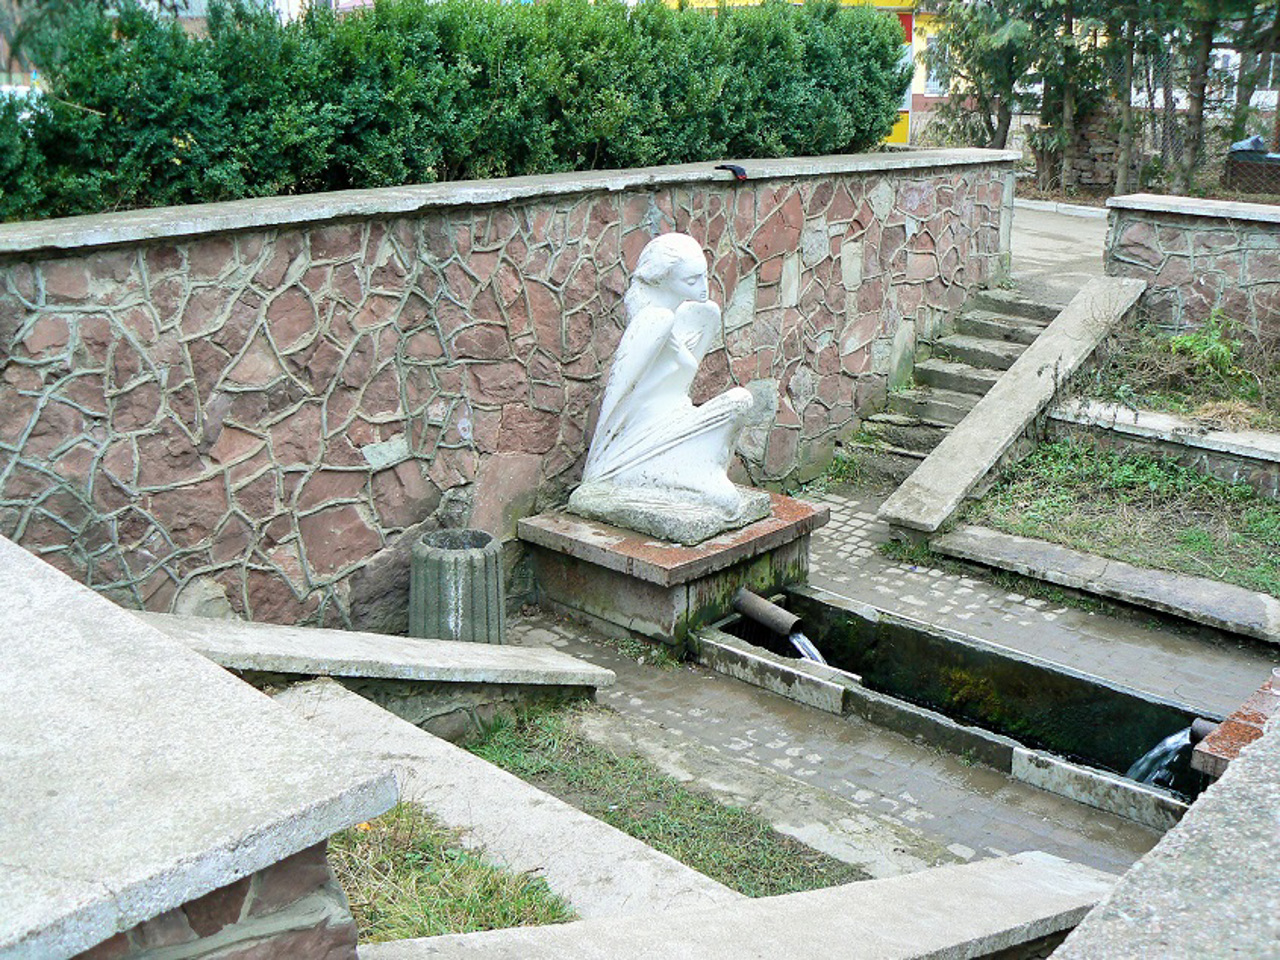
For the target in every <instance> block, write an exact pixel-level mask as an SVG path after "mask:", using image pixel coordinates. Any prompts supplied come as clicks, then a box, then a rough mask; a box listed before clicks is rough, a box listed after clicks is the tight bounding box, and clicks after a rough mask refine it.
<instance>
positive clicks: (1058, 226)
mask: <svg viewBox="0 0 1280 960" xmlns="http://www.w3.org/2000/svg"><path fill="white" fill-rule="evenodd" d="M1106 240H1107V221H1106V218H1105V217H1078V216H1072V215H1070V214H1065V213H1051V212H1049V211H1042V210H1028V209H1026V208H1025V207H1015V208H1014V211H1013V239H1012V244H1011V245H1012V251H1013V280H1014V283H1015V285H1016V286H1017V289H1018V290H1019V291H1020V292H1021V293H1023V294H1025V295H1026V296H1028V297H1030V298H1031V299H1032V300H1038V301H1040V302H1042V303H1053V304H1058V305H1065V304H1066V303H1067V302H1068V301H1069V300H1070V299H1071V298H1072V297H1074V296H1075V295H1076V293H1077V291H1079V289H1080V288H1081V287H1083V286H1084V285H1085V284H1086V283H1087V282H1088V281H1089V280H1090V279H1092V278H1093V277H1101V276H1102V275H1103V271H1102V251H1103V248H1104V246H1105V244H1106Z"/></svg>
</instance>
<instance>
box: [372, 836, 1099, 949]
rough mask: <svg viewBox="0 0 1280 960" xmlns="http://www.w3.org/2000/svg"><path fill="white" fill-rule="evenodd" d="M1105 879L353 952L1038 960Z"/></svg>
mask: <svg viewBox="0 0 1280 960" xmlns="http://www.w3.org/2000/svg"><path fill="white" fill-rule="evenodd" d="M1114 882H1115V878H1114V877H1113V876H1111V875H1110V874H1106V873H1102V872H1101V871H1098V870H1093V869H1091V868H1089V867H1084V866H1081V865H1079V864H1073V863H1069V862H1068V861H1066V860H1061V859H1059V858H1057V857H1052V856H1049V855H1048V854H1045V853H1038V852H1027V853H1019V854H1016V855H1014V856H1012V857H1002V858H999V859H992V860H981V861H978V862H976V863H968V864H963V865H960V866H950V867H938V868H936V869H933V870H925V871H922V872H920V873H913V874H908V875H906V876H900V877H890V878H887V879H884V880H867V881H864V882H862V883H853V884H847V885H845V886H840V887H829V888H827V889H825V890H812V891H808V892H805V893H793V894H788V895H786V896H781V897H765V898H761V899H759V900H743V901H740V902H738V903H734V904H729V905H727V906H723V907H720V908H718V909H715V910H707V909H689V908H682V909H679V910H673V911H670V912H668V913H664V914H661V915H657V916H653V915H650V916H629V917H618V918H611V919H607V920H594V921H592V920H587V921H582V922H579V923H567V924H560V925H558V926H551V927H518V928H515V929H512V930H493V931H488V932H485V933H471V934H461V935H456V936H447V937H431V938H427V939H422V940H400V941H394V942H392V943H381V944H371V945H369V946H365V947H362V948H361V949H360V956H361V957H362V958H363V960H425V958H427V957H430V958H432V960H450V958H459V960H461V958H468V960H472V958H477V960H478V958H486V960H488V958H492V960H499V958H501V960H541V958H546V960H562V958H564V957H575V958H579V960H633V958H634V960H640V958H644V960H688V958H691V957H698V958H702V960H749V958H773V957H805V958H807V960H837V958H839V960H909V958H926V957H931V958H942V957H954V958H969V957H989V956H1046V955H1047V951H1048V950H1049V949H1051V948H1052V947H1053V946H1055V945H1056V944H1057V942H1058V941H1059V940H1060V939H1061V937H1062V936H1063V935H1064V934H1065V933H1066V932H1067V931H1069V930H1071V929H1072V928H1074V927H1075V925H1076V924H1077V923H1079V922H1080V919H1081V918H1082V917H1083V916H1084V914H1085V913H1087V912H1088V911H1089V909H1090V908H1092V907H1093V906H1094V905H1095V904H1096V903H1098V902H1099V901H1100V900H1101V899H1102V898H1103V897H1105V896H1106V895H1107V893H1108V892H1109V891H1110V890H1111V887H1112V886H1113V884H1114ZM1019 948H1020V949H1019ZM1006 951H1007V952H1006Z"/></svg>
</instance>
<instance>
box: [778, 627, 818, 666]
mask: <svg viewBox="0 0 1280 960" xmlns="http://www.w3.org/2000/svg"><path fill="white" fill-rule="evenodd" d="M787 639H788V640H790V641H791V645H792V646H793V647H795V648H796V649H797V650H799V651H800V656H802V657H804V658H805V659H806V660H813V661H814V662H816V663H823V664H825V663H826V662H827V661H826V660H825V659H824V658H823V656H822V654H820V653H819V652H818V648H817V647H815V646H814V645H813V642H812V641H811V640H810V639H809V638H808V637H806V636H805V635H804V634H803V633H802V632H801V631H799V630H795V631H793V632H792V634H791V636H789V637H788V638H787Z"/></svg>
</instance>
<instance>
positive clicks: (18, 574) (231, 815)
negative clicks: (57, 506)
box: [0, 538, 395, 960]
mask: <svg viewBox="0 0 1280 960" xmlns="http://www.w3.org/2000/svg"><path fill="white" fill-rule="evenodd" d="M0 596H3V597H4V600H3V602H0V744H3V747H2V748H0V783H3V785H4V786H3V802H2V803H0V957H2V958H4V960H18V958H40V960H49V958H55V960H56V958H65V957H70V956H73V955H75V954H77V953H79V952H81V951H83V950H86V949H88V948H90V947H92V946H94V945H96V944H98V943H100V942H102V941H104V940H106V939H108V938H110V937H111V936H113V935H114V934H115V933H117V932H119V931H122V930H126V929H129V928H131V927H133V926H135V925H136V924H138V923H141V922H142V921H145V920H149V919H151V918H153V917H156V916H158V915H159V914H161V913H164V912H165V911H167V910H170V909H172V908H174V907H177V906H179V905H181V904H183V903H186V902H187V901H189V900H192V899H194V898H196V897H201V896H203V895H205V894H207V893H209V892H211V891H212V890H215V889H217V888H218V887H222V886H225V885H226V884H229V883H232V882H234V881H236V880H238V879H240V878H241V877H245V876H248V875H249V874H252V873H254V872H256V871H258V870H261V869H263V868H265V867H267V866H270V865H272V864H274V863H276V862H278V861H280V860H283V859H284V858H285V857H287V856H290V855H291V854H294V853H297V852H298V851H301V850H304V849H306V848H308V847H311V846H313V845H314V844H316V843H319V842H321V841H323V840H325V839H327V838H328V837H329V836H330V835H331V834H333V833H335V832H337V831H338V830H341V829H343V828H344V827H347V826H350V825H351V824H352V823H357V822H359V821H361V820H366V819H368V818H370V817H373V816H377V815H378V814H379V813H382V812H383V811H384V810H386V809H388V808H389V807H390V806H391V804H392V803H394V801H395V782H394V779H393V778H392V776H391V774H390V772H389V771H388V770H387V769H386V767H385V766H379V765H378V764H376V763H371V762H369V760H367V759H365V758H363V757H359V756H355V755H352V754H350V753H347V752H344V751H343V750H342V749H341V748H340V746H339V744H338V743H337V741H336V740H334V739H333V738H330V737H326V736H324V735H323V734H322V733H321V732H320V731H317V730H316V729H314V728H313V727H311V726H309V725H307V724H305V723H302V722H301V721H299V720H298V719H297V718H296V717H294V716H292V715H290V714H289V713H288V712H287V711H284V710H281V709H280V708H279V707H277V706H276V705H274V704H272V703H271V701H270V700H268V699H267V698H266V697H264V696H262V695H261V694H259V693H257V692H256V691H254V690H253V689H252V688H250V687H249V686H247V685H246V684H244V683H242V682H240V681H239V680H237V679H236V678H235V677H233V676H231V675H230V674H228V673H227V672H226V671H224V670H221V669H219V668H218V667H216V666H214V665H213V664H212V663H210V662H209V661H208V660H206V659H205V658H204V657H201V656H199V655H198V654H196V653H195V652H194V651H192V650H190V649H188V648H186V647H184V646H183V645H181V644H178V643H174V642H173V641H172V640H169V639H168V638H167V637H165V636H163V635H162V634H161V633H160V632H159V631H157V630H155V629H154V628H153V627H150V626H148V625H147V624H145V623H143V622H142V621H141V620H139V619H138V618H137V617H135V616H133V615H132V614H131V613H129V612H128V611H126V610H122V609H121V608H119V607H117V606H116V605H115V604H113V603H111V602H110V601H109V600H107V599H105V598H104V597H101V596H99V595H97V594H96V593H94V592H93V591H91V590H89V589H87V588H86V587H83V586H81V585H80V584H78V583H75V582H74V581H73V580H71V579H70V578H69V577H67V576H65V575H64V574H62V573H60V572H58V571H57V570H55V569H54V568H53V567H51V566H49V565H48V564H46V563H44V562H42V561H41V560H39V559H37V558H36V557H34V556H32V555H31V554H30V553H28V552H27V551H25V550H23V549H22V548H21V547H18V546H17V545H15V544H13V543H12V542H10V541H8V540H6V539H4V538H0Z"/></svg>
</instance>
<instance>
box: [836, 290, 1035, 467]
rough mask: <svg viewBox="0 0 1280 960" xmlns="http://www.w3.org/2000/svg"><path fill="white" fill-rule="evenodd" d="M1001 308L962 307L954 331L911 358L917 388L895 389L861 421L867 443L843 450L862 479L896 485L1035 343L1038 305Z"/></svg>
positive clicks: (1003, 305)
mask: <svg viewBox="0 0 1280 960" xmlns="http://www.w3.org/2000/svg"><path fill="white" fill-rule="evenodd" d="M1009 303H1010V304H1014V305H1016V304H1017V301H1014V300H1010V301H1009ZM992 306H994V307H997V308H999V309H990V307H992ZM1005 306H1007V304H1004V301H1003V300H1001V301H1000V302H999V303H996V304H987V306H986V307H982V308H970V309H969V310H966V311H965V313H964V314H962V315H961V316H960V318H959V320H958V321H957V332H956V333H952V334H950V335H948V336H945V337H942V338H941V339H939V340H937V341H935V342H934V343H933V351H934V356H932V357H930V358H929V359H927V360H920V361H917V363H916V365H915V379H916V384H917V386H916V387H914V388H913V389H910V390H901V391H897V392H895V393H894V394H892V395H891V396H890V397H889V401H888V409H887V410H886V411H885V412H884V413H877V414H873V415H872V416H870V417H867V418H866V419H865V420H863V421H862V433H863V434H864V436H865V437H866V438H867V439H870V440H871V441H873V442H872V443H868V444H865V445H860V446H857V447H853V448H851V449H849V450H848V451H847V455H848V456H849V457H851V458H852V459H854V460H856V461H857V462H858V464H859V466H860V468H861V472H862V475H861V479H862V480H866V481H870V482H873V483H892V484H895V485H896V484H901V483H903V482H904V481H905V480H906V479H907V478H908V477H910V476H911V474H912V473H913V472H914V471H915V469H916V467H917V466H919V465H920V462H921V460H922V459H923V458H924V457H925V456H927V455H928V454H929V453H931V452H932V451H933V449H934V448H935V447H937V446H938V444H939V443H941V442H942V441H943V439H944V438H945V437H946V435H947V433H948V432H949V431H950V430H951V428H952V427H954V426H955V425H957V424H959V423H960V422H961V421H962V420H964V418H965V417H967V416H968V415H969V411H970V410H972V409H973V408H974V406H975V405H976V404H977V402H978V400H979V399H980V398H981V397H982V396H984V395H985V394H986V392H987V391H988V390H990V389H991V388H992V387H993V386H995V384H996V382H997V381H998V380H999V379H1000V375H1001V374H1002V373H1003V372H1004V371H1005V370H1008V369H1009V368H1010V367H1011V366H1013V364H1014V363H1015V362H1016V361H1017V359H1018V357H1020V356H1021V355H1022V353H1023V351H1024V350H1026V349H1027V346H1028V345H1029V344H1031V343H1033V342H1034V341H1035V339H1036V337H1037V336H1038V335H1039V334H1040V332H1041V331H1042V330H1043V329H1044V324H1043V321H1042V320H1040V319H1038V318H1039V317H1041V316H1043V313H1044V310H1043V309H1042V308H1041V306H1040V305H1037V304H1032V305H1030V306H1028V307H1025V308H1022V309H1024V310H1025V311H1026V313H1028V314H1030V315H1031V316H1026V315H1023V314H1019V313H1015V312H1013V311H1012V310H1009V309H1005V308H1004V307H1005Z"/></svg>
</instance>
